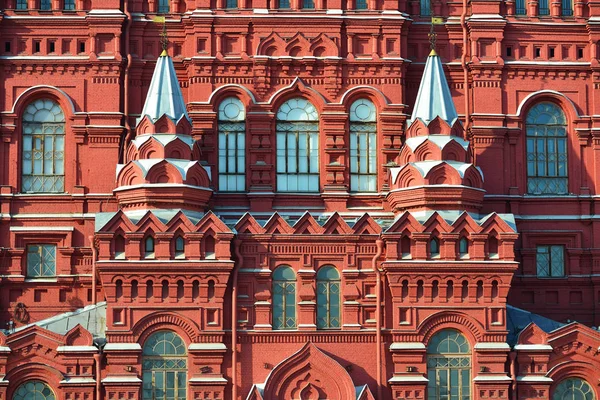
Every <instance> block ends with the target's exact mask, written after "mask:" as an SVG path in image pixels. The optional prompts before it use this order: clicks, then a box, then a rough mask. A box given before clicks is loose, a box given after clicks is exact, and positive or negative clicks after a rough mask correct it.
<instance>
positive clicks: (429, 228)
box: [423, 211, 453, 233]
mask: <svg viewBox="0 0 600 400" xmlns="http://www.w3.org/2000/svg"><path fill="white" fill-rule="evenodd" d="M423 228H424V231H425V232H433V231H434V230H436V231H438V232H440V233H442V232H443V233H447V232H452V230H453V229H452V226H450V225H449V224H448V222H446V220H445V219H444V218H443V217H442V216H441V215H440V214H439V213H438V212H437V211H436V212H434V213H433V214H431V216H430V217H429V218H427V221H425V223H424V224H423Z"/></svg>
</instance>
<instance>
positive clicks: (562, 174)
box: [525, 102, 568, 194]
mask: <svg viewBox="0 0 600 400" xmlns="http://www.w3.org/2000/svg"><path fill="white" fill-rule="evenodd" d="M525 128H526V130H527V193H529V194H566V193H567V192H568V188H567V122H566V118H565V114H564V113H563V111H562V110H561V109H560V107H558V106H557V105H556V104H554V103H550V102H544V103H538V104H536V105H535V106H533V107H532V108H531V110H529V112H528V113H527V119H526V125H525Z"/></svg>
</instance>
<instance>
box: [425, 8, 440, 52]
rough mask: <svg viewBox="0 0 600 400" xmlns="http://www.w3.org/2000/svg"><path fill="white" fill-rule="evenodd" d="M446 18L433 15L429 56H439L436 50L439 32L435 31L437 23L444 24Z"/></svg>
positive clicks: (429, 35)
mask: <svg viewBox="0 0 600 400" xmlns="http://www.w3.org/2000/svg"><path fill="white" fill-rule="evenodd" d="M443 23H444V20H443V19H442V18H441V17H431V28H429V34H428V35H427V36H428V37H429V47H430V49H431V52H429V56H437V52H436V51H435V45H436V41H437V33H436V32H435V25H442V24H443Z"/></svg>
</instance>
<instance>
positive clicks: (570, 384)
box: [552, 378, 596, 400]
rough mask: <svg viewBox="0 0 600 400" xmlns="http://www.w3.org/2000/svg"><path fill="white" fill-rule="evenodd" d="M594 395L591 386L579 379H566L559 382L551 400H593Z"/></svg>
mask: <svg viewBox="0 0 600 400" xmlns="http://www.w3.org/2000/svg"><path fill="white" fill-rule="evenodd" d="M595 399H596V394H595V393H594V389H592V386H591V385H590V384H589V383H587V382H586V381H584V380H583V379H580V378H567V379H565V380H563V381H561V382H560V383H559V384H558V386H556V389H554V393H553V394H552V400H595Z"/></svg>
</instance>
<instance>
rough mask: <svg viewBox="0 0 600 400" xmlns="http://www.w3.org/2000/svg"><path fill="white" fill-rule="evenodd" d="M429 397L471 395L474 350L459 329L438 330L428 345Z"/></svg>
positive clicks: (438, 399)
mask: <svg viewBox="0 0 600 400" xmlns="http://www.w3.org/2000/svg"><path fill="white" fill-rule="evenodd" d="M427 379H428V380H429V383H428V384H427V400H444V399H451V398H452V399H454V398H456V399H461V400H469V399H471V350H470V347H469V342H468V341H467V339H466V338H465V337H464V336H463V335H462V334H461V333H460V332H458V331H455V330H453V329H445V330H442V331H440V332H438V333H436V334H435V335H434V336H433V337H432V338H431V340H430V341H429V345H428V346H427Z"/></svg>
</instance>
